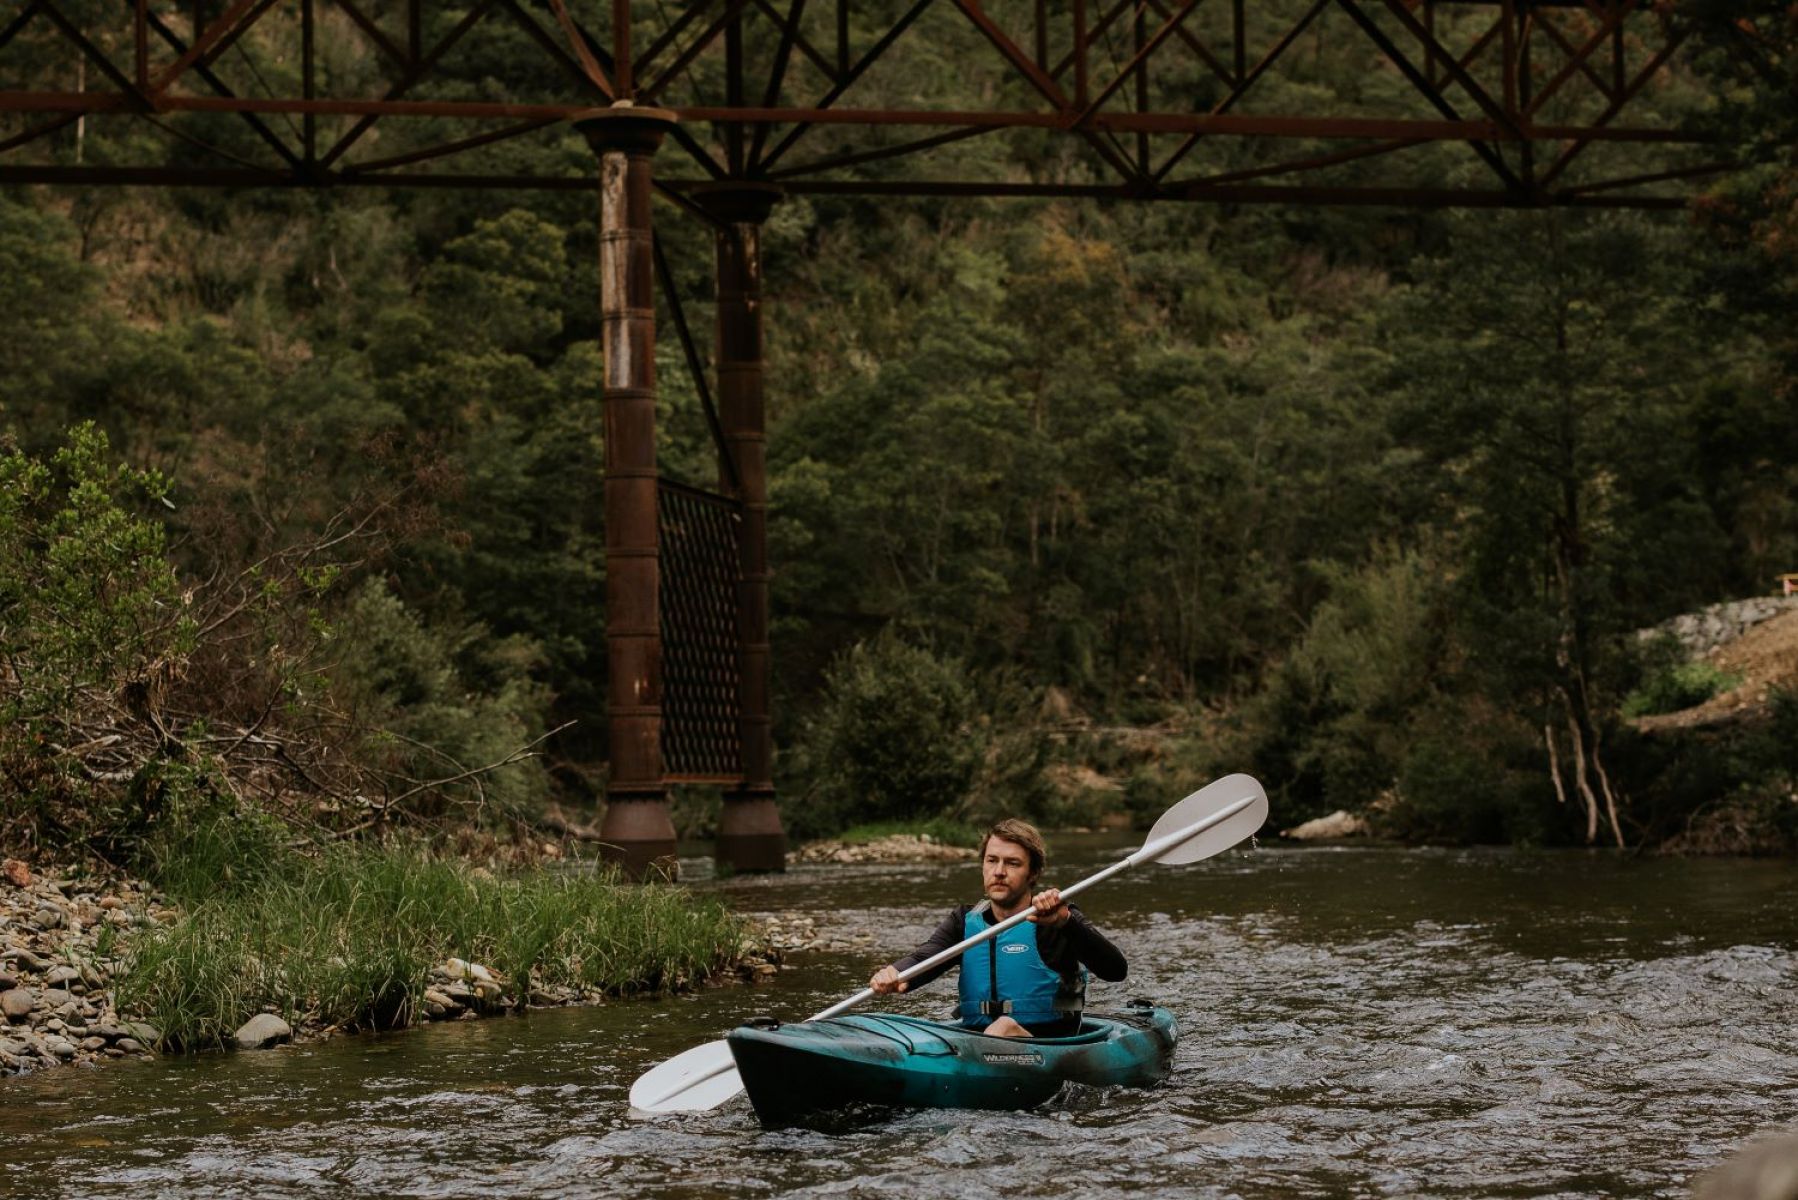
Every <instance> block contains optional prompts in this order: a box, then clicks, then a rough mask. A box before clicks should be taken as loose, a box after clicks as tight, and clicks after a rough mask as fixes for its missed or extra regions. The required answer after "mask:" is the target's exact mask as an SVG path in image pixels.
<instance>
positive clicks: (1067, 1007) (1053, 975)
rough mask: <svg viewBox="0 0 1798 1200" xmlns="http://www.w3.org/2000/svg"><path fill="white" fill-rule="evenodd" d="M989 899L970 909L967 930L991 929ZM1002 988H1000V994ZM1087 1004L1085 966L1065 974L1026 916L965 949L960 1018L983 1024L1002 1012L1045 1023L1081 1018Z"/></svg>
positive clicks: (1032, 1022)
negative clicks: (1046, 955)
mask: <svg viewBox="0 0 1798 1200" xmlns="http://www.w3.org/2000/svg"><path fill="white" fill-rule="evenodd" d="M991 907H992V905H991V904H990V903H987V902H985V901H982V902H981V903H980V904H978V905H976V906H975V907H974V909H973V910H972V911H970V912H969V913H968V917H967V921H966V922H965V923H964V924H963V926H962V936H963V937H964V938H971V937H974V936H976V935H978V934H981V933H984V932H986V929H987V921H986V911H987V909H989V908H991ZM995 993H997V994H995ZM1085 1006H1086V969H1085V968H1084V967H1082V968H1080V969H1079V971H1078V973H1077V974H1076V976H1075V978H1074V979H1072V980H1063V979H1062V977H1061V973H1060V972H1058V971H1056V970H1055V969H1054V968H1053V967H1051V966H1050V965H1049V964H1048V963H1046V962H1044V961H1043V956H1042V954H1041V953H1040V952H1039V951H1038V950H1037V948H1036V926H1035V925H1033V924H1031V923H1030V922H1029V921H1021V922H1019V923H1018V924H1016V925H1014V926H1012V927H1011V928H1010V929H1007V930H1006V931H1005V932H1004V933H1002V934H1000V935H999V936H998V937H996V938H988V939H987V940H986V941H984V942H982V943H980V944H979V945H978V946H971V947H969V948H968V949H966V950H963V951H962V952H961V1004H960V1006H959V1008H958V1009H957V1010H956V1011H957V1014H958V1015H959V1016H960V1018H961V1023H962V1024H963V1025H965V1026H967V1027H968V1028H970V1029H984V1028H985V1027H986V1026H988V1025H991V1024H992V1023H993V1022H994V1021H995V1020H997V1019H998V1018H999V1017H1001V1016H1008V1017H1010V1018H1011V1019H1012V1020H1014V1021H1016V1022H1017V1023H1018V1024H1020V1025H1046V1024H1050V1023H1052V1022H1055V1021H1063V1020H1066V1019H1068V1018H1069V1017H1075V1018H1078V1017H1079V1015H1080V1011H1081V1009H1083V1008H1084V1007H1085Z"/></svg>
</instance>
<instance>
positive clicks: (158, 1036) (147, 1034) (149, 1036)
mask: <svg viewBox="0 0 1798 1200" xmlns="http://www.w3.org/2000/svg"><path fill="white" fill-rule="evenodd" d="M119 1027H120V1028H121V1029H123V1030H124V1031H125V1033H126V1035H127V1036H128V1037H130V1038H132V1039H134V1040H136V1041H139V1042H142V1043H143V1044H144V1045H146V1046H159V1045H161V1044H162V1031H161V1030H160V1029H158V1028H156V1026H154V1025H151V1024H149V1023H148V1022H146V1021H120V1022H119Z"/></svg>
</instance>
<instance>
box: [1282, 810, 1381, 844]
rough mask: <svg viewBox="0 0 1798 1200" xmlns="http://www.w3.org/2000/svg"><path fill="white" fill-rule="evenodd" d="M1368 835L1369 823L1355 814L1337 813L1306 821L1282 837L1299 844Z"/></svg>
mask: <svg viewBox="0 0 1798 1200" xmlns="http://www.w3.org/2000/svg"><path fill="white" fill-rule="evenodd" d="M1366 834H1367V822H1366V821H1364V820H1362V819H1361V818H1360V817H1357V816H1355V815H1354V814H1353V813H1348V812H1342V811H1337V812H1333V813H1331V814H1330V815H1329V816H1327V817H1318V818H1317V819H1316V820H1314V821H1306V822H1305V823H1304V824H1303V825H1295V826H1293V827H1292V828H1291V829H1288V830H1285V831H1283V832H1282V833H1281V834H1280V836H1281V837H1288V838H1291V839H1293V840H1294V841H1298V842H1311V841H1319V840H1322V839H1325V838H1346V837H1364V836H1366Z"/></svg>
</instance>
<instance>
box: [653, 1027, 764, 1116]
mask: <svg viewBox="0 0 1798 1200" xmlns="http://www.w3.org/2000/svg"><path fill="white" fill-rule="evenodd" d="M742 1090H743V1080H742V1079H741V1078H740V1077H739V1076H738V1075H737V1064H736V1060H735V1059H733V1058H731V1056H730V1047H729V1046H728V1045H726V1044H725V1043H723V1042H707V1043H706V1044H705V1045H703V1046H695V1047H693V1049H691V1050H688V1051H685V1052H684V1053H681V1054H677V1055H675V1056H674V1057H673V1058H671V1059H669V1060H668V1061H667V1062H665V1063H662V1064H660V1065H659V1066H655V1067H651V1068H650V1069H649V1070H647V1071H645V1072H644V1073H643V1074H641V1075H639V1076H638V1077H637V1082H635V1083H633V1084H631V1109H632V1111H634V1112H641V1113H666V1112H703V1111H705V1110H706V1109H708V1108H717V1107H718V1106H719V1105H720V1104H723V1103H724V1102H725V1101H726V1100H729V1099H730V1098H731V1097H732V1096H734V1095H736V1094H737V1093H738V1092H740V1091H742Z"/></svg>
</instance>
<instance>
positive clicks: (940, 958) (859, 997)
mask: <svg viewBox="0 0 1798 1200" xmlns="http://www.w3.org/2000/svg"><path fill="white" fill-rule="evenodd" d="M1254 802H1255V797H1253V796H1245V797H1243V798H1242V799H1241V800H1238V801H1237V802H1236V803H1234V804H1231V805H1227V806H1225V807H1224V808H1221V809H1219V810H1218V811H1217V812H1214V813H1212V814H1211V815H1210V816H1208V817H1206V818H1205V819H1204V820H1202V821H1194V822H1193V823H1192V824H1191V825H1188V826H1187V827H1186V828H1185V829H1176V830H1175V831H1174V832H1172V833H1170V834H1168V835H1167V836H1166V837H1162V838H1156V839H1155V840H1154V841H1152V842H1150V843H1149V844H1148V845H1146V846H1144V847H1143V848H1142V849H1140V850H1138V851H1137V852H1136V853H1135V854H1132V855H1131V856H1130V857H1129V858H1126V859H1122V860H1120V861H1118V862H1114V863H1112V864H1111V865H1110V866H1109V867H1106V868H1105V869H1104V870H1103V871H1099V872H1097V873H1096V874H1092V875H1088V876H1087V877H1086V878H1085V879H1082V880H1081V881H1080V882H1079V883H1073V884H1069V885H1068V886H1067V887H1064V888H1062V889H1061V895H1062V898H1063V899H1067V898H1068V897H1070V896H1075V895H1078V894H1079V893H1081V892H1083V891H1085V890H1086V889H1087V888H1089V887H1092V886H1093V885H1094V884H1097V883H1103V882H1105V880H1107V879H1110V878H1111V877H1112V876H1113V875H1116V874H1117V873H1118V872H1119V871H1122V870H1124V869H1125V868H1127V867H1134V866H1135V865H1136V864H1137V863H1143V862H1151V861H1153V860H1155V859H1157V858H1160V857H1161V856H1162V855H1163V854H1166V853H1168V852H1169V851H1170V850H1173V849H1174V848H1175V847H1177V846H1182V845H1184V844H1186V843H1187V842H1190V841H1191V840H1192V839H1193V838H1196V837H1198V836H1199V835H1200V834H1201V833H1204V832H1205V831H1206V830H1207V829H1210V828H1212V827H1213V826H1216V825H1221V824H1223V823H1224V822H1225V821H1227V820H1229V819H1230V818H1231V817H1233V816H1235V815H1236V814H1237V813H1239V812H1241V811H1243V810H1244V809H1245V808H1248V807H1249V806H1250V805H1251V804H1253V803H1254ZM1035 911H1036V910H1035V909H1032V908H1030V907H1029V906H1028V905H1026V906H1025V908H1024V909H1023V911H1021V912H1016V913H1013V914H1012V915H1011V916H1009V917H1006V918H1005V919H1004V920H1003V921H1000V922H998V923H997V924H994V925H989V926H988V927H987V928H985V929H983V930H981V931H980V932H979V933H977V934H975V935H974V936H973V937H971V938H968V939H967V940H966V941H962V942H957V943H956V944H955V945H953V946H951V947H949V948H948V949H947V950H942V951H939V952H938V953H936V954H932V955H931V956H930V957H929V958H927V959H925V960H924V961H923V962H921V963H915V964H913V965H912V966H909V967H907V968H905V970H903V971H901V972H899V978H900V980H901V981H903V980H907V979H910V978H912V977H913V976H914V975H922V974H923V973H924V972H925V971H928V970H930V969H931V968H932V967H936V966H940V965H942V964H943V963H946V962H948V961H949V960H950V959H952V958H955V957H957V956H959V955H960V954H961V953H962V951H964V950H966V949H968V948H969V947H971V946H978V945H979V944H980V943H981V942H984V941H986V940H987V939H989V938H996V937H998V936H999V935H1000V934H1002V933H1004V932H1005V931H1006V930H1007V929H1010V928H1012V927H1013V926H1015V925H1018V924H1021V923H1022V922H1024V921H1028V920H1029V919H1030V917H1031V914H1032V913H1033V912H1035ZM873 995H875V992H874V989H873V988H863V989H862V990H861V991H859V992H857V993H856V994H855V995H853V996H851V997H849V999H847V1000H843V1001H839V1002H838V1003H836V1004H833V1005H831V1006H830V1007H829V1008H827V1009H825V1010H824V1011H823V1012H821V1013H818V1014H817V1015H816V1016H811V1017H807V1018H806V1020H808V1021H822V1020H824V1019H825V1018H827V1017H834V1016H836V1015H837V1014H838V1013H840V1012H847V1011H848V1010H849V1009H852V1008H854V1007H855V1006H856V1005H858V1004H860V1003H861V1002H862V1001H864V1000H867V999H869V998H870V997H872V996H873Z"/></svg>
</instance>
